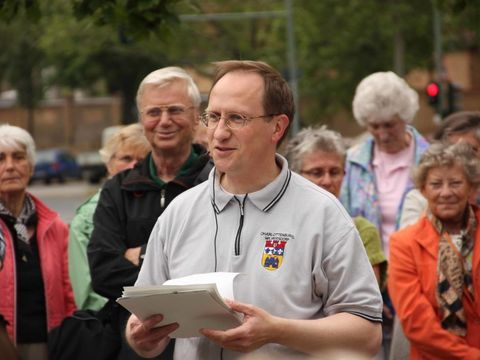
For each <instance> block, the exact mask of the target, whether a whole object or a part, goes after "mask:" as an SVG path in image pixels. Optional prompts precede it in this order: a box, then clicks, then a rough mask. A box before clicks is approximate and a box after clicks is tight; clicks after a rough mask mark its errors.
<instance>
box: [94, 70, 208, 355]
mask: <svg viewBox="0 0 480 360" xmlns="http://www.w3.org/2000/svg"><path fill="white" fill-rule="evenodd" d="M199 106H200V93H199V90H198V88H197V86H196V85H195V83H194V82H193V80H192V78H191V77H190V75H188V74H187V73H186V72H185V71H184V70H183V69H181V68H178V67H167V68H163V69H159V70H156V71H154V72H152V73H150V74H148V75H147V76H146V77H145V78H144V79H143V81H142V82H141V84H140V86H139V88H138V92H137V107H138V111H139V113H140V123H141V124H142V125H143V129H144V132H145V136H146V138H147V140H148V142H149V143H150V145H151V147H152V151H151V153H149V154H148V155H147V157H146V158H145V160H144V161H141V162H139V163H137V164H136V166H135V167H134V168H133V169H131V170H126V171H123V172H121V173H119V174H117V175H116V176H114V177H113V178H112V179H110V180H108V181H107V182H106V184H105V185H104V187H103V189H102V192H101V195H100V199H99V202H98V206H97V209H96V211H95V215H94V229H93V233H92V236H91V238H90V243H89V245H88V257H89V263H90V270H91V275H92V286H93V289H94V291H95V292H97V293H98V294H100V295H102V296H104V297H106V298H108V299H109V302H108V303H107V304H106V310H108V311H109V312H110V313H111V314H112V316H111V319H110V320H111V321H112V323H113V324H112V325H113V328H114V329H115V330H116V334H115V336H114V337H115V338H116V340H117V341H116V344H112V348H115V347H116V346H117V347H119V349H118V355H117V357H116V358H117V359H139V357H138V356H137V355H136V354H135V353H134V352H133V351H132V350H131V349H130V348H129V347H128V345H127V344H126V343H125V342H124V341H123V340H121V337H123V332H124V328H125V322H126V320H127V318H128V315H129V313H128V312H127V311H126V310H125V309H123V308H120V307H119V306H118V305H117V304H116V303H115V300H116V299H117V298H118V297H120V296H121V294H122V289H123V287H124V286H129V285H133V284H134V283H135V280H136V279H137V276H138V272H139V270H140V266H141V263H142V258H143V255H144V253H145V249H146V246H147V241H148V238H149V235H150V231H151V230H152V228H153V226H154V224H155V222H156V220H157V218H158V217H159V216H160V214H162V213H163V211H164V210H165V208H166V207H167V206H168V205H169V204H170V202H171V201H172V200H173V199H174V198H175V197H176V196H177V195H179V194H180V193H182V192H184V191H185V190H187V189H189V188H191V187H193V186H195V185H197V184H199V183H201V182H202V181H204V180H206V179H207V177H208V173H209V171H210V169H211V168H212V164H211V162H210V158H209V156H208V154H207V153H206V150H205V149H204V148H203V147H201V146H198V145H192V141H193V136H194V133H195V130H196V128H197V126H198V118H199V116H198V114H199ZM108 311H107V312H108ZM115 351H117V350H115ZM170 357H171V351H170V353H169V352H166V353H165V354H164V357H163V358H170Z"/></svg>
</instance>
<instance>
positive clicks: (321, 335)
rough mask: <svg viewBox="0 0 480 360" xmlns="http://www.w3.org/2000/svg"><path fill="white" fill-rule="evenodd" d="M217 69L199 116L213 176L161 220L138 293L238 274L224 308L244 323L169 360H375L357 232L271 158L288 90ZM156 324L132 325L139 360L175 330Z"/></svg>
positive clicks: (334, 206) (287, 114) (337, 209)
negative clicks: (340, 355) (193, 278)
mask: <svg viewBox="0 0 480 360" xmlns="http://www.w3.org/2000/svg"><path fill="white" fill-rule="evenodd" d="M217 66H218V69H217V76H216V78H215V80H214V83H213V86H212V89H211V91H210V96H209V104H208V109H207V111H206V112H205V113H204V114H203V115H202V122H203V123H204V125H206V126H207V128H208V130H207V135H208V140H209V149H210V151H211V155H212V157H213V159H214V162H215V168H214V169H213V170H212V171H211V173H210V176H209V179H208V181H206V182H205V183H203V184H200V185H198V186H197V187H195V188H192V189H191V190H188V191H186V192H184V193H183V194H181V195H180V196H178V197H177V198H176V199H175V200H174V201H173V202H172V203H171V205H170V206H169V207H168V208H167V209H166V211H165V212H164V213H163V214H162V216H161V217H160V218H159V220H158V221H157V223H156V225H155V227H154V229H153V230H152V234H151V237H150V240H149V242H148V248H147V253H146V257H145V260H144V263H143V266H142V269H141V271H140V274H139V277H138V280H137V283H136V284H137V285H148V284H161V283H163V282H164V281H165V280H167V279H171V278H177V277H182V276H187V275H191V274H196V273H207V272H214V271H231V272H240V273H244V274H246V275H245V276H246V278H247V281H244V282H241V283H239V285H238V286H237V288H236V289H235V298H236V300H235V301H233V302H230V306H231V308H232V309H233V310H235V311H238V312H240V313H243V314H244V315H245V317H244V322H243V324H242V325H240V326H239V327H237V328H234V329H230V330H227V331H220V330H215V329H202V330H201V333H199V337H196V338H188V339H177V341H176V344H175V358H176V359H235V358H239V357H240V356H241V354H242V353H245V352H255V353H256V354H257V353H258V354H267V355H271V356H272V355H273V356H284V357H285V358H291V357H293V356H302V354H317V353H319V352H321V351H325V350H326V349H332V348H334V349H338V348H341V349H345V348H346V349H350V350H354V351H358V352H361V353H365V354H369V355H374V354H375V353H376V352H377V351H378V348H379V345H380V341H381V325H380V323H381V314H382V301H381V296H380V292H379V290H378V286H377V282H376V280H375V276H374V274H373V271H372V268H371V266H370V264H369V262H368V258H367V256H366V254H365V250H364V249H363V245H362V242H361V240H360V238H359V236H358V233H357V231H356V230H355V226H354V224H353V223H352V221H351V219H350V216H349V215H348V214H347V213H346V211H345V210H344V209H343V207H342V206H341V205H340V203H339V202H338V201H337V200H336V198H335V197H334V196H332V195H330V194H329V193H328V192H326V191H324V190H323V189H321V188H319V187H317V186H315V185H314V184H312V183H311V182H309V181H308V180H305V179H303V178H302V177H301V176H299V175H297V174H295V173H292V172H290V171H289V170H288V164H287V162H286V160H285V159H284V158H283V157H282V156H280V155H278V154H276V148H277V145H278V144H279V143H280V142H281V140H282V139H283V138H284V136H285V134H286V132H287V130H288V126H289V122H290V119H292V118H293V112H294V106H293V97H292V93H291V90H290V88H289V87H288V84H287V83H286V81H285V80H284V79H283V78H282V77H281V76H280V75H279V73H278V72H276V71H275V70H274V69H272V68H271V67H270V66H269V65H267V64H265V63H262V62H254V61H225V62H220V63H218V64H217ZM161 318H162V316H161V315H157V316H153V317H151V318H149V319H147V320H146V321H143V322H142V321H140V320H139V319H138V318H137V317H136V316H134V315H132V316H131V317H130V319H129V322H128V324H127V329H126V334H127V339H128V341H129V343H130V345H131V346H132V347H133V348H134V349H135V351H137V352H138V354H140V355H142V356H146V357H147V356H148V357H150V356H154V355H157V354H159V353H161V352H162V351H163V349H164V348H165V346H166V345H167V344H168V342H169V340H170V339H169V337H168V334H169V333H171V332H172V331H174V330H175V329H176V328H177V327H178V324H169V325H165V326H161V327H157V328H155V327H154V325H155V324H156V323H158V321H159V319H161Z"/></svg>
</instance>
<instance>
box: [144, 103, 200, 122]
mask: <svg viewBox="0 0 480 360" xmlns="http://www.w3.org/2000/svg"><path fill="white" fill-rule="evenodd" d="M193 108H194V106H182V105H165V106H152V107H149V108H146V109H144V110H142V113H143V114H144V116H145V120H146V121H149V122H154V121H158V120H160V118H161V117H162V113H163V112H164V111H165V112H166V113H167V115H168V117H169V118H171V119H178V118H181V117H183V116H184V115H185V113H186V112H187V110H190V109H193Z"/></svg>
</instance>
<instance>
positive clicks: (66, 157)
mask: <svg viewBox="0 0 480 360" xmlns="http://www.w3.org/2000/svg"><path fill="white" fill-rule="evenodd" d="M68 178H74V179H81V178H82V169H81V167H80V165H79V164H78V162H77V159H76V158H75V156H74V155H73V154H71V153H69V152H68V151H66V150H64V149H48V150H39V151H37V154H36V161H35V168H34V172H33V176H32V179H31V181H37V180H41V181H44V182H45V183H46V184H50V183H51V182H52V180H54V179H56V180H58V181H59V182H65V180H67V179H68Z"/></svg>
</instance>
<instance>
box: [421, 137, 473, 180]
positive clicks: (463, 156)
mask: <svg viewBox="0 0 480 360" xmlns="http://www.w3.org/2000/svg"><path fill="white" fill-rule="evenodd" d="M454 165H459V166H461V167H463V170H464V171H465V176H466V177H467V180H468V182H469V183H470V184H471V185H472V186H474V187H478V185H480V160H479V159H478V157H477V156H476V155H475V152H474V150H473V149H472V147H471V146H470V145H469V144H467V143H466V142H465V141H464V140H460V141H459V142H457V143H455V144H448V143H444V142H436V143H432V144H431V145H430V147H429V148H428V149H427V151H425V152H424V153H423V155H422V157H421V159H420V162H419V163H418V166H417V167H416V168H415V170H414V172H413V179H414V181H415V186H416V187H417V188H418V189H422V188H423V187H424V186H425V182H426V180H427V176H428V172H429V171H430V170H431V169H435V168H437V167H441V166H447V167H450V166H454Z"/></svg>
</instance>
